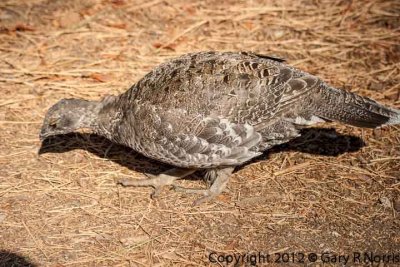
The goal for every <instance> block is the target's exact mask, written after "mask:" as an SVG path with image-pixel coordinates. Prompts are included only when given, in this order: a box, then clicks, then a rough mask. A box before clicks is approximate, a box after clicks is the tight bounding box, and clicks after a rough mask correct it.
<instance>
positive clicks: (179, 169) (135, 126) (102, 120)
mask: <svg viewBox="0 0 400 267" xmlns="http://www.w3.org/2000/svg"><path fill="white" fill-rule="evenodd" d="M325 121H339V122H342V123H346V124H350V125H354V126H358V127H367V128H375V127H380V126H383V125H393V124H400V110H397V109H394V108H390V107H385V106H383V105H382V104H379V103H377V102H375V101H374V100H372V99H369V98H367V97H362V96H359V95H357V94H354V93H351V92H347V91H345V90H341V89H337V88H333V87H331V86H329V85H328V84H326V83H325V82H323V81H322V80H321V79H319V78H317V77H316V76H313V75H311V74H309V73H306V72H303V71H301V70H298V69H296V68H294V67H291V66H289V65H287V64H286V63H285V62H284V60H282V59H280V58H275V57H270V56H266V55H260V54H255V53H249V52H213V51H211V52H198V53H190V54H186V55H183V56H181V57H178V58H175V59H172V60H170V61H169V62H166V63H163V64H161V65H159V66H158V67H156V68H155V69H153V70H152V71H150V72H149V73H148V74H147V75H145V76H144V77H143V78H142V79H141V80H139V81H138V82H137V83H136V84H134V85H133V86H132V87H131V88H130V89H129V90H128V91H126V92H125V93H122V94H121V95H118V96H107V97H104V98H103V99H102V100H101V101H87V100H82V99H62V100H60V101H59V102H58V103H56V104H55V105H54V106H52V107H51V108H50V109H49V110H48V112H47V114H46V116H45V119H44V123H43V126H42V129H41V132H40V138H41V140H43V139H45V138H47V137H49V136H52V135H58V134H66V133H70V132H73V131H76V130H79V129H82V128H88V129H90V130H91V131H92V132H93V133H95V134H98V135H101V136H104V137H106V138H108V139H110V140H112V141H113V142H115V143H118V144H122V145H125V146H128V147H130V148H132V149H134V150H136V151H137V152H139V153H141V154H143V155H145V156H147V157H149V158H152V159H155V160H157V161H160V162H163V163H167V164H170V165H172V166H173V168H171V169H170V170H168V171H167V172H165V173H162V174H159V175H157V176H153V177H151V178H150V179H139V180H132V179H120V180H119V183H120V184H122V185H124V186H152V187H154V189H155V190H154V193H155V194H157V193H158V192H159V191H160V189H161V188H162V187H163V186H166V185H172V186H174V187H175V185H174V181H175V180H176V179H180V178H183V177H185V176H188V175H190V174H192V173H194V172H195V171H197V170H203V171H204V173H205V174H204V176H205V179H206V180H207V181H209V182H210V185H209V188H208V189H190V188H182V187H175V189H177V190H179V191H184V192H188V193H199V194H201V195H202V197H201V198H200V199H199V200H198V201H197V202H196V204H198V203H201V202H203V201H205V200H209V199H212V198H213V197H215V196H217V195H218V194H219V193H221V192H222V191H223V190H224V188H225V187H226V184H227V182H228V180H229V177H230V176H231V174H232V172H233V170H234V168H235V166H238V165H242V164H243V163H245V162H247V161H249V160H251V159H252V158H254V157H257V156H259V155H260V154H262V153H263V151H265V150H267V149H269V148H271V147H272V146H275V145H278V144H282V143H285V142H288V141H290V140H291V139H293V138H296V137H298V136H299V135H300V129H301V128H303V127H306V126H308V125H312V124H315V123H319V122H325Z"/></svg>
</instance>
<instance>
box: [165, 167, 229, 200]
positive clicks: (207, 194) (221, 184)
mask: <svg viewBox="0 0 400 267" xmlns="http://www.w3.org/2000/svg"><path fill="white" fill-rule="evenodd" d="M233 169H234V168H225V169H221V170H218V172H217V175H216V178H215V180H214V182H213V184H212V185H211V186H210V188H208V189H200V188H185V187H181V186H176V185H172V186H173V188H174V190H175V191H177V192H183V193H187V194H200V195H203V196H202V197H201V198H199V199H197V200H195V201H194V202H193V206H197V205H200V204H202V203H204V202H206V201H209V200H212V199H214V198H215V197H216V196H218V195H219V194H221V193H222V192H223V191H224V189H225V188H226V185H227V183H228V181H229V177H230V176H231V174H232V172H233Z"/></svg>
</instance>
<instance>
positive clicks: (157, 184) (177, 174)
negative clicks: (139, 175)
mask: <svg viewBox="0 0 400 267" xmlns="http://www.w3.org/2000/svg"><path fill="white" fill-rule="evenodd" d="M193 172H194V170H190V169H171V170H168V171H166V172H165V173H161V174H159V175H152V174H146V175H147V176H149V177H150V178H149V179H140V180H137V179H126V178H122V179H118V180H117V183H118V184H121V185H123V186H141V187H143V186H151V187H153V188H154V191H153V193H152V194H151V197H152V198H155V197H157V196H159V194H160V192H161V190H162V189H163V188H164V187H165V186H168V185H173V184H174V182H175V180H177V179H180V178H183V177H185V176H187V175H189V174H192V173H193Z"/></svg>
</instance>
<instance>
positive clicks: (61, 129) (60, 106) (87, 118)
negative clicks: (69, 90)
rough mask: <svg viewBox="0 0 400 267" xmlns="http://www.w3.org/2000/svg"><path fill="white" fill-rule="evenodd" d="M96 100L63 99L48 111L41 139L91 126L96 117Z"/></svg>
mask: <svg viewBox="0 0 400 267" xmlns="http://www.w3.org/2000/svg"><path fill="white" fill-rule="evenodd" d="M95 107H96V102H91V101H86V100H81V99H62V100H60V101H58V102H57V103H56V104H55V105H53V106H52V107H51V108H50V109H49V110H48V111H47V113H46V116H45V118H44V122H43V125H42V129H41V131H40V135H39V137H40V140H42V141H43V140H44V139H46V138H47V137H49V136H53V135H59V134H67V133H71V132H74V131H76V130H78V129H81V128H90V127H91V123H92V122H93V120H94V119H95V117H94V115H95V114H94V111H95Z"/></svg>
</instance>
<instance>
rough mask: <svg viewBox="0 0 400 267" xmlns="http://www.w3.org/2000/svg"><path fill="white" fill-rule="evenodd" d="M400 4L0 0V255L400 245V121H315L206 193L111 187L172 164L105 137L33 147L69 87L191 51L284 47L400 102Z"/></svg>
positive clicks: (336, 78)
mask: <svg viewBox="0 0 400 267" xmlns="http://www.w3.org/2000/svg"><path fill="white" fill-rule="evenodd" d="M333 2H335V3H333ZM399 14H400V2H399V1H398V0H386V1H384V0H365V1H345V0H343V1H324V0H321V1H319V0H303V1H290V0H283V1H282V0H279V1H278V0H276V1H274V0H265V1H258V0H254V1H237V0H220V1H194V2H189V1H184V0H173V1H166V0H164V1H163V0H154V1H148V2H146V1H128V0H113V1H108V0H102V1H100V0H79V1H62V0H58V1H53V0H48V1H42V0H32V1H22V0H5V1H1V3H0V96H1V98H0V129H1V131H0V166H1V168H0V266H10V265H11V263H12V262H13V263H14V264H15V265H14V266H27V265H28V264H29V262H31V263H32V264H34V265H37V266H173V265H178V266H192V265H201V266H203V265H212V266H219V265H218V264H216V263H210V261H209V255H210V253H212V252H216V253H217V255H225V256H228V255H233V254H236V255H239V254H243V253H252V252H258V251H260V252H262V253H264V254H266V253H270V254H273V253H275V252H288V253H296V252H298V253H301V252H302V253H305V254H306V263H307V262H309V261H308V259H307V256H308V254H309V253H312V252H313V253H317V254H319V255H320V254H321V253H323V252H332V253H333V254H337V255H338V254H347V255H349V254H350V255H353V252H356V251H360V252H364V251H371V252H373V253H376V254H388V253H389V254H390V253H392V252H394V253H397V254H399V253H400V252H399V249H400V235H399V232H400V222H399V216H400V214H399V212H400V163H399V162H400V161H399V160H400V127H399V126H392V127H385V128H382V129H379V130H375V131H373V130H365V129H359V128H354V127H350V126H343V125H340V124H337V123H330V124H326V125H323V126H321V127H320V128H318V129H317V130H315V131H313V130H306V131H305V132H304V136H305V137H303V138H301V139H299V140H295V141H294V142H292V143H290V144H289V145H285V146H281V147H278V148H275V149H273V150H272V151H271V152H270V153H268V154H266V155H264V156H263V157H261V158H260V159H258V160H256V161H254V162H252V163H251V164H248V165H246V166H244V167H243V168H241V169H240V170H239V171H238V172H236V174H235V175H234V176H233V177H232V179H231V181H230V183H229V185H228V187H229V192H227V193H224V194H223V195H221V196H220V197H218V198H217V199H216V200H215V201H213V202H210V203H206V204H203V205H201V206H198V207H192V205H191V204H192V202H193V200H195V198H196V197H195V196H188V195H184V194H181V193H177V192H174V191H168V190H166V191H165V192H163V193H162V194H161V196H160V197H159V198H158V199H155V200H152V199H151V198H150V196H149V194H150V192H151V190H150V189H149V188H122V187H120V186H118V185H116V183H115V179H117V178H120V177H123V176H127V177H133V178H138V179H139V178H145V177H144V176H143V174H141V171H143V170H147V171H149V170H150V171H154V172H156V171H159V170H161V169H163V168H165V166H159V165H158V164H157V163H155V162H151V161H149V160H147V159H145V158H143V157H141V156H140V155H137V154H136V153H135V152H133V151H131V150H129V149H127V148H124V147H121V146H118V145H115V144H112V143H111V142H109V141H107V140H105V139H103V138H99V137H95V136H91V135H88V134H72V135H67V136H63V137H57V138H55V139H52V140H51V141H47V142H46V143H45V144H43V146H42V149H41V152H42V153H41V154H40V155H39V154H38V152H39V149H40V148H41V142H40V141H39V139H38V132H39V130H40V126H41V122H42V120H43V116H44V114H45V112H46V110H47V109H48V108H49V106H51V105H52V104H53V103H55V102H56V101H58V100H59V99H61V98H68V97H80V98H86V99H99V98H101V97H102V96H104V95H106V94H117V93H121V92H123V91H125V90H127V89H128V88H129V87H130V85H132V84H133V83H135V82H136V81H137V80H138V79H140V77H142V76H143V75H144V74H145V73H146V72H147V71H149V70H150V69H152V68H153V67H155V66H156V65H157V64H159V63H161V62H163V61H165V60H167V59H168V58H171V57H174V56H177V55H181V54H183V53H187V52H193V51H201V50H226V51H239V50H246V51H254V52H258V53H263V54H270V55H275V56H279V57H283V58H286V59H287V60H288V62H289V63H290V64H292V65H294V66H296V67H298V68H301V69H303V70H305V71H308V72H310V73H313V74H316V75H318V76H320V77H321V78H323V79H325V80H326V81H328V82H329V83H331V84H332V85H334V86H337V87H341V88H345V89H347V90H350V91H353V92H357V93H359V94H361V95H364V96H370V97H373V98H374V99H376V100H379V101H381V102H383V103H386V104H388V105H391V106H395V107H396V106H397V107H398V108H399V107H400V100H399V95H400V65H399V62H400V31H399V28H400V17H399ZM332 127H334V128H335V129H336V131H335V130H333V129H330V128H332ZM363 142H365V144H363ZM182 184H183V185H186V186H192V187H198V186H204V184H203V183H202V182H201V181H196V180H184V181H182ZM9 253H13V254H9ZM212 255H213V256H215V255H214V254H212ZM298 255H300V254H298ZM298 255H297V256H298ZM297 256H296V257H297ZM274 258H275V256H274ZM297 258H298V257H297ZM212 259H214V258H212ZM247 259H249V258H247ZM243 264H244V263H243V262H242V263H241V264H239V265H243ZM247 264H250V263H247ZM222 265H224V264H222ZM271 265H278V266H282V264H271ZM303 265H304V264H303ZM332 265H334V264H332ZM350 265H352V264H350ZM362 265H364V264H362ZM393 265H396V264H393Z"/></svg>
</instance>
